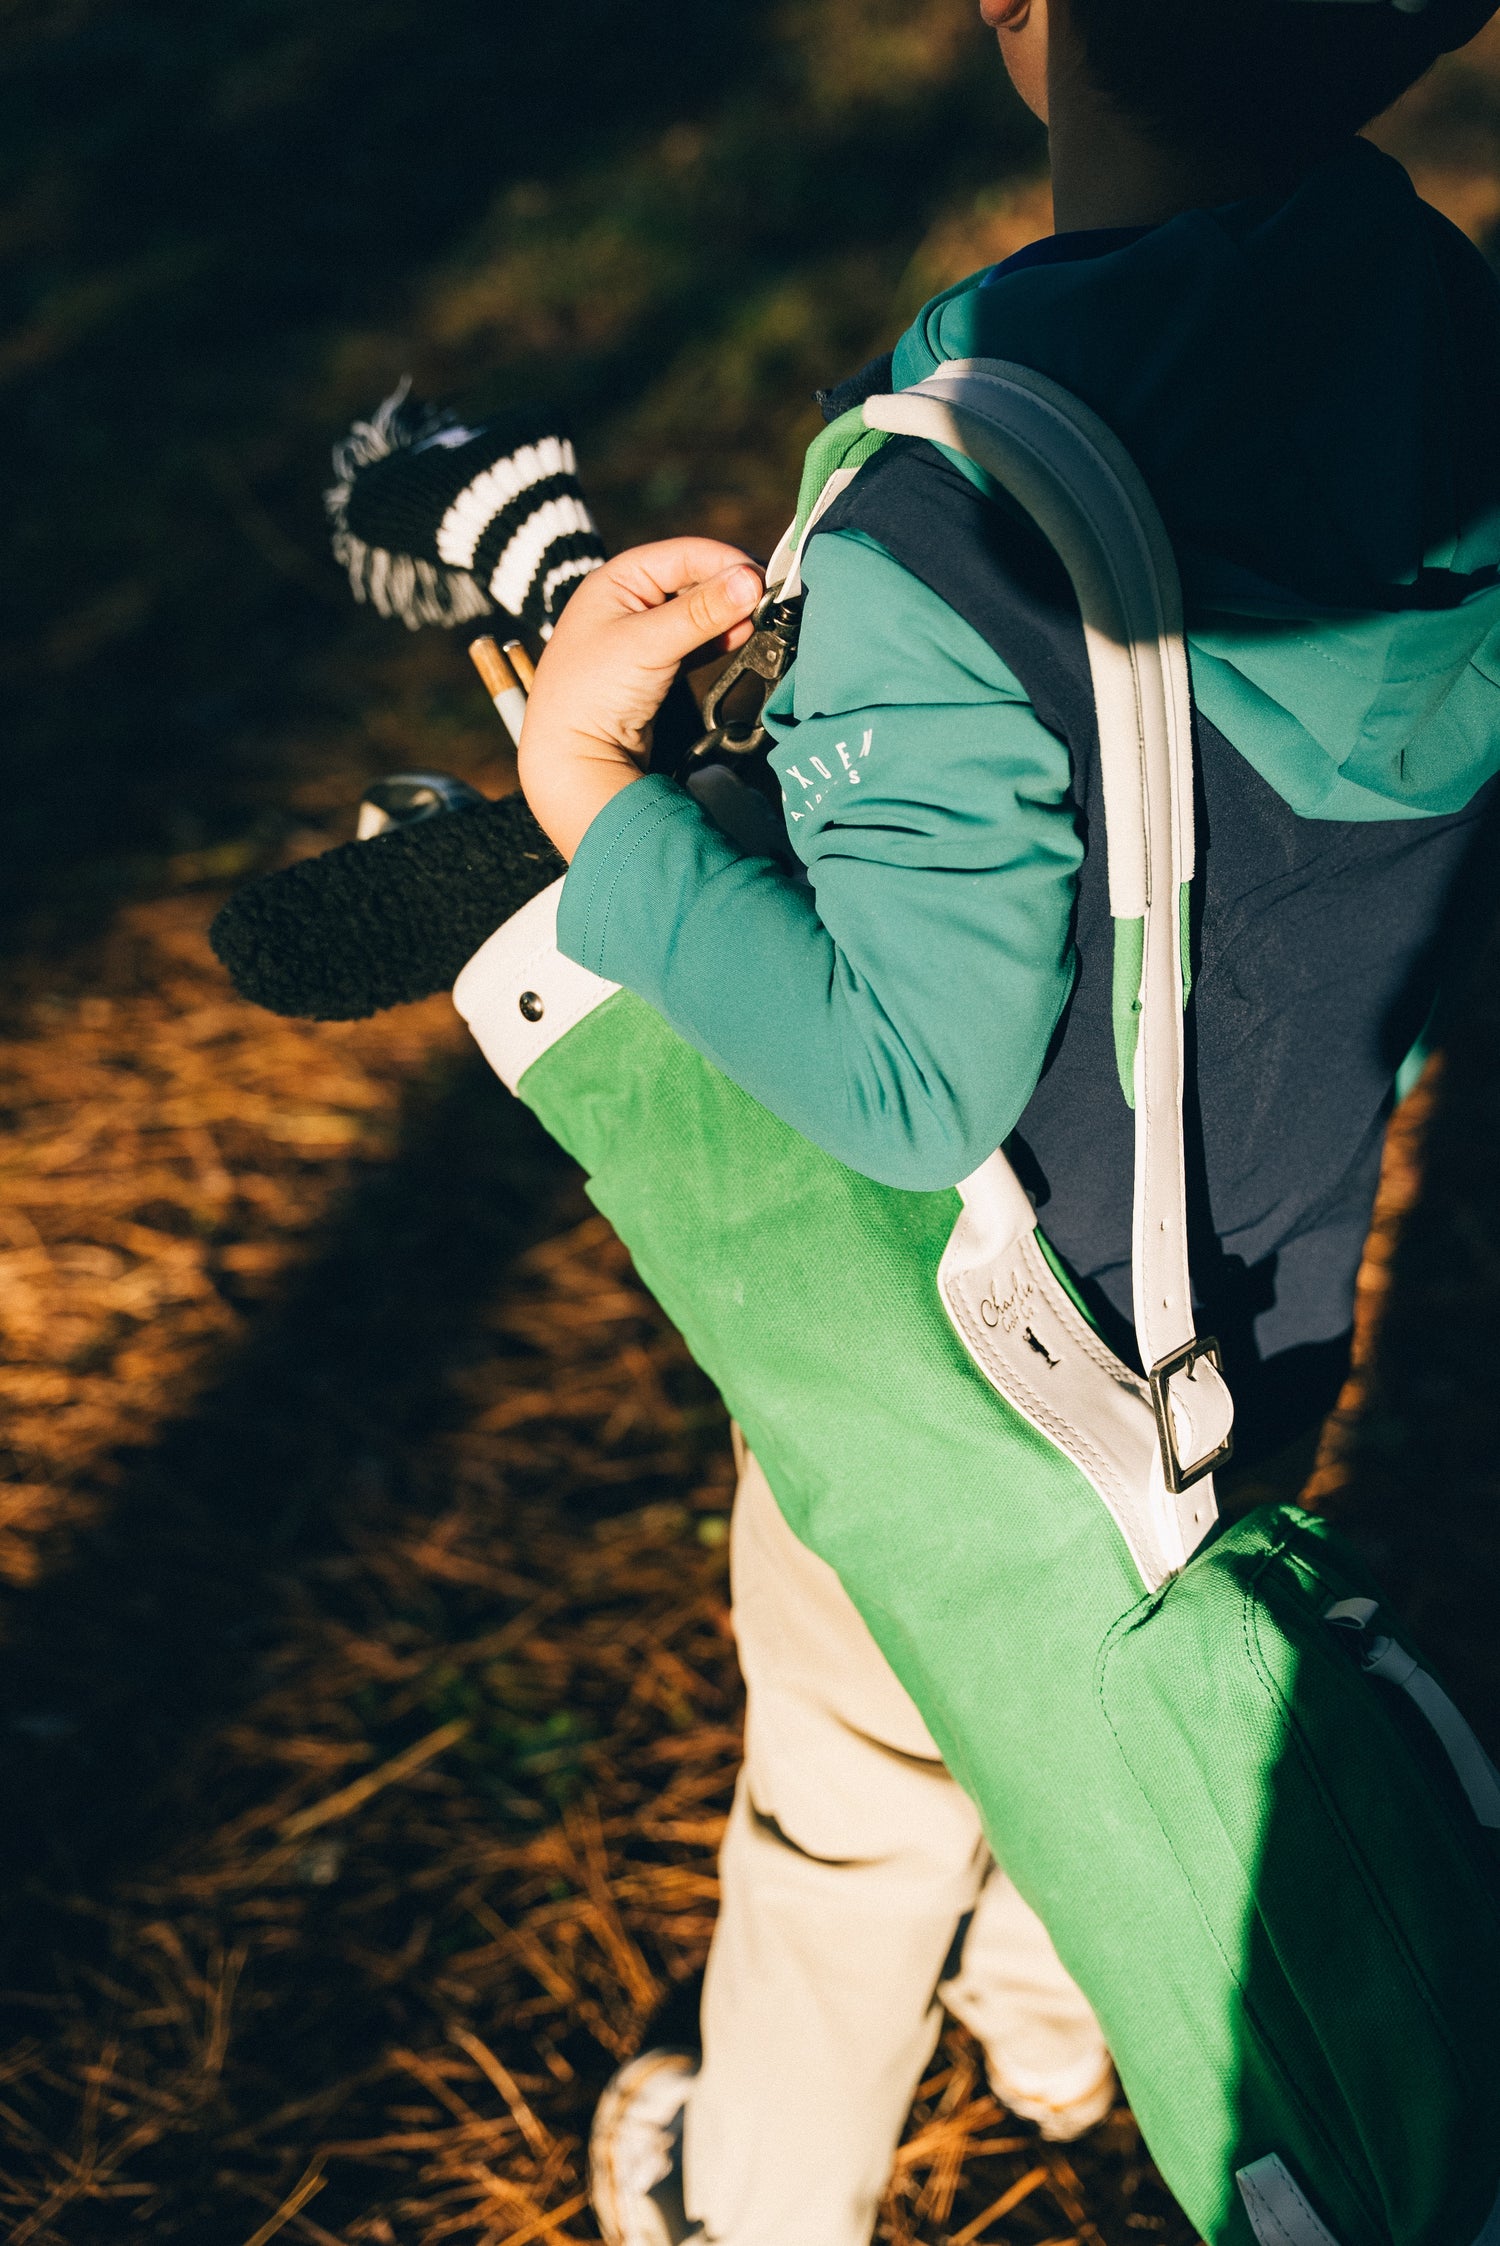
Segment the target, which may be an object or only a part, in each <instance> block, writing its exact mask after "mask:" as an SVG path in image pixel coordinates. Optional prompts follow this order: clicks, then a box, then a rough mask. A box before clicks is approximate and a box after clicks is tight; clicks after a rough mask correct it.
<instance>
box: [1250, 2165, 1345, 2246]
mask: <svg viewBox="0 0 1500 2246" xmlns="http://www.w3.org/2000/svg"><path fill="white" fill-rule="evenodd" d="M1234 2180H1235V2182H1236V2183H1237V2184H1238V2185H1239V2187H1240V2197H1241V2199H1242V2200H1243V2201H1244V2203H1245V2213H1246V2214H1247V2215H1248V2216H1249V2218H1250V2227H1251V2229H1252V2230H1253V2231H1254V2233H1255V2235H1256V2237H1257V2238H1258V2239H1259V2240H1260V2246H1338V2241H1337V2239H1336V2238H1335V2237H1334V2235H1333V2232H1332V2231H1331V2230H1330V2229H1329V2228H1328V2225H1327V2224H1326V2223H1325V2222H1324V2221H1323V2220H1322V2219H1321V2217H1320V2216H1319V2215H1318V2214H1317V2213H1315V2211H1314V2209H1313V2208H1312V2206H1311V2205H1310V2204H1309V2202H1308V2200H1307V2198H1306V2197H1305V2195H1304V2194H1303V2192H1302V2190H1301V2188H1300V2186H1299V2185H1298V2183H1297V2181H1296V2178H1295V2177H1294V2176H1293V2174H1292V2172H1291V2170H1290V2168H1288V2166H1287V2164H1286V2162H1285V2161H1284V2160H1283V2159H1282V2158H1281V2156H1280V2154H1279V2153H1274V2152H1272V2153H1267V2155H1266V2157H1265V2159H1264V2160H1254V2161H1252V2162H1251V2163H1250V2166H1249V2167H1248V2168H1241V2169H1239V2170H1238V2171H1237V2173H1236V2175H1235V2179H1234Z"/></svg>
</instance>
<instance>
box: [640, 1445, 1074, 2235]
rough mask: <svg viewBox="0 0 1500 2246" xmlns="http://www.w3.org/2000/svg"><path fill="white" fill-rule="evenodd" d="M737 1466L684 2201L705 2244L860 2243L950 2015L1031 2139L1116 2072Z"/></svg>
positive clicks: (849, 1635) (968, 1827) (894, 1686)
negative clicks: (730, 1727) (723, 1740)
mask: <svg viewBox="0 0 1500 2246" xmlns="http://www.w3.org/2000/svg"><path fill="white" fill-rule="evenodd" d="M741 1466H742V1471H741V1477H740V1486H739V1491H738V1495H737V1498H736V1503H735V1513H734V1524H733V1533H732V1540H731V1548H730V1557H731V1567H732V1579H733V1593H734V1615H735V1630H736V1635H737V1637H738V1641H739V1654H740V1665H741V1667H742V1669H743V1671H744V1674H745V1682H746V1686H747V1688H748V1693H749V1710H748V1723H747V1731H746V1740H745V1763H744V1769H743V1770H742V1772H741V1774H740V1782H739V1786H738V1789H737V1791H736V1794H735V1799H734V1808H733V1811H732V1813H731V1815H730V1820H729V1830H728V1833H727V1835H726V1837H725V1841H724V1849H723V1854H722V1857H721V1860H720V1862H721V1872H722V1878H723V1900H722V1903H721V1905H720V1911H719V1922H718V1927H717V1930H716V1932H715V1935H714V1942H713V1949H712V1952H711V1954H710V1957H709V1964H708V1978H707V1983H706V1986H705V1989H704V2000H703V2069H702V2072H701V2074H700V2075H699V2077H698V2080H697V2082H696V2084H695V2086H694V2089H693V2094H692V2098H691V2100H690V2103H689V2106H688V2112H687V2118H686V2131H685V2140H684V2159H685V2185H686V2196H687V2204H688V2209H689V2211H690V2213H691V2214H692V2215H693V2216H694V2218H695V2219H697V2220H698V2221H701V2222H702V2223H703V2225H704V2227H705V2229H706V2231H707V2233H708V2236H709V2238H710V2239H711V2240H712V2241H714V2242H715V2246H867V2241H868V2240H869V2238H870V2234H871V2232H872V2230H873V2228H874V2223H875V2214H876V2209H877V2206H878V2203H879V2199H880V2195H881V2193H882V2192H883V2190H884V2188H885V2184H886V2180H887V2178H888V2176H889V2174H890V2168H891V2160H892V2156H893V2154H894V2152H895V2148H896V2145H897V2142H898V2140H899V2138H900V2134H901V2130H902V2127H903V2126H904V2124H905V2121H906V2116H907V2113H908V2111H909V2109H910V2106H911V2102H912V2097H913V2093H914V2092H915V2090H916V2087H917V2084H918V2083H919V2082H920V2080H921V2077H922V2071H923V2069H924V2067H925V2066H926V2064H927V2062H928V2060H929V2058H930V2057H931V2055H932V2051H933V2047H934V2045H935V2043H936V2041H937V2036H938V2031H939V2027H940V2025H941V2015H942V2009H943V2006H944V2005H946V2006H947V2008H948V2009H949V2010H950V2011H951V2012H953V2013H955V2014H956V2015H957V2016H958V2018H959V2019H961V2020H962V2021H964V2023H965V2024H966V2025H967V2026H968V2027H969V2028H971V2029H972V2030H973V2032H974V2034H975V2035H976V2036H977V2037H978V2039H979V2041H980V2043H981V2044H982V2045H983V2047H984V2051H985V2055H986V2059H987V2061H988V2066H989V2074H990V2081H991V2084H992V2086H993V2088H994V2090H995V2092H996V2094H997V2096H998V2097H1000V2098H1001V2099H1002V2100H1003V2101H1004V2103H1005V2104H1006V2105H1008V2106H1009V2107H1010V2108H1011V2109H1012V2110H1013V2111H1014V2112H1017V2113H1020V2114H1022V2115H1024V2116H1026V2117H1027V2118H1030V2119H1033V2120H1037V2121H1040V2122H1041V2123H1042V2125H1043V2127H1044V2128H1045V2127H1046V2126H1047V2125H1048V2122H1049V2121H1051V2122H1052V2123H1053V2125H1054V2126H1056V2125H1057V2124H1058V2123H1059V2122H1062V2123H1063V2124H1064V2125H1071V2126H1074V2127H1076V2126H1077V2125H1078V2124H1079V2123H1080V2121H1086V2120H1090V2119H1095V2118H1097V2117H1098V2115H1099V2114H1101V2113H1102V2112H1104V2111H1105V2110H1106V2109H1107V2107H1108V2104H1109V2102H1110V2096H1111V2092H1112V2087H1113V2074H1112V2071H1111V2068H1110V2063H1109V2055H1108V2053H1107V2051H1106V2050H1105V2047H1104V2040H1103V2037H1102V2036H1101V2034H1100V2032H1099V2026H1098V2023H1097V2021H1096V2020H1095V2018H1094V2016H1093V2013H1092V2012H1091V2011H1090V2010H1089V2007H1088V2005H1087V2004H1086V2003H1085V2001H1084V1999H1083V1997H1082V1995H1081V1994H1080V1993H1079V1991H1078V1989H1077V1988H1076V1986H1075V1985H1074V1983H1073V1982H1072V1981H1071V1980H1070V1979H1069V1978H1068V1976H1067V1974H1066V1973H1065V1972H1064V1971H1063V1968H1062V1966H1061V1965H1060V1964H1059V1962H1058V1959H1057V1955H1056V1952H1055V1951H1054V1950H1053V1948H1052V1944H1051V1942H1050V1941H1049V1940H1048V1938H1047V1935H1046V1932H1045V1930H1044V1929H1043V1927H1042V1925H1041V1922H1040V1920H1039V1919H1038V1918H1037V1917H1036V1915H1035V1913H1034V1912H1032V1911H1031V1910H1030V1909H1029V1908H1028V1906H1027V1905H1026V1904H1025V1903H1024V1902H1022V1900H1021V1898H1020V1896H1019V1895H1018V1894H1017V1892H1016V1890H1015V1888H1014V1887H1013V1886H1012V1885H1011V1883H1010V1881H1009V1880H1008V1879H1007V1878H1006V1877H1005V1874H1004V1873H1003V1872H1002V1871H1001V1870H1000V1869H999V1868H998V1867H997V1866H996V1864H995V1863H994V1861H993V1859H992V1858H991V1856H990V1853H989V1850H988V1848H987V1847H986V1845H985V1841H984V1837H983V1835H982V1833H981V1831H980V1826H979V1818H978V1815H977V1813H976V1811H975V1809H974V1806H973V1804H972V1803H971V1802H970V1801H969V1799H968V1797H967V1796H966V1795H965V1794H963V1793H962V1792H960V1790H959V1788H958V1786H957V1785H956V1784H955V1783H954V1781H953V1780H952V1779H951V1778H950V1777H949V1775H948V1773H947V1771H946V1770H945V1769H944V1767H943V1765H942V1762H941V1761H940V1759H939V1757H938V1752H937V1749H936V1747H935V1746H934V1745H933V1741H932V1737H931V1734H930V1733H929V1732H928V1730H927V1727H926V1725H925V1724H924V1723H923V1721H922V1719H921V1717H920V1716H919V1715H918V1713H917V1711H916V1708H915V1706H914V1705H913V1703H912V1702H911V1700H910V1699H909V1698H908V1696H907V1694H906V1693H905V1691H904V1690H903V1689H902V1687H901V1685H900V1684H899V1683H898V1682H897V1679H896V1676H895V1673H894V1671H893V1670H892V1669H891V1668H890V1667H889V1666H888V1664H887V1663H886V1661H885V1660H884V1658H883V1656H882V1655H881V1653H880V1652H879V1650H878V1648H877V1647H876V1644H875V1641H874V1639H873V1638H872V1637H871V1636H870V1633H869V1631H868V1630H867V1629H866V1628H865V1625H864V1623H863V1622H862V1621H861V1620H860V1618H859V1615H858V1614H857V1613H856V1612H855V1609H854V1607H853V1606H852V1604H851V1603H850V1600H849V1598H848V1595H847V1594H846V1592H845V1591H844V1589H843V1587H842V1585H841V1584H840V1582H839V1579H838V1577H837V1576H836V1575H835V1574H834V1572H833V1570H832V1568H830V1567H828V1566H827V1565H825V1563H824V1562H823V1561H822V1560H819V1559H817V1558H815V1557H814V1555H813V1554H812V1553H811V1552H809V1551H808V1550H807V1549H806V1547H805V1546H804V1545H802V1544H799V1543H798V1541H797V1539H796V1538H795V1537H794V1536H793V1535H792V1532H791V1530H790V1529H789V1528H788V1527H787V1526H786V1523H785V1522H784V1521H783V1519H782V1517H781V1513H780V1511H779V1509H778V1507H777V1505H776V1501H775V1499H774V1498H773V1497H772V1495H771V1492H770V1489H769V1488H768V1486H767V1484H766V1480H765V1477H764V1475H763V1474H762V1473H761V1471H760V1468H759V1467H758V1466H757V1465H756V1463H755V1461H754V1459H753V1458H751V1457H749V1455H748V1454H743V1455H742V1460H741ZM971 1912H972V1914H973V1917H972V1921H971V1923H970V1925H969V1928H968V1934H967V1939H966V1940H965V1942H964V1944H963V1952H962V1959H961V1962H959V1963H958V1964H957V1967H956V1969H955V1966H954V1962H953V1959H952V1952H953V1950H954V1948H955V1946H956V1945H955V1937H956V1935H957V1933H958V1931H959V1928H960V1925H961V1922H962V1921H963V1920H964V1918H965V1917H966V1916H967V1915H968V1914H969V1913H971ZM945 1972H946V1973H947V1974H948V1975H949V1976H950V1977H949V1978H946V1979H945V1978H944V1976H945Z"/></svg>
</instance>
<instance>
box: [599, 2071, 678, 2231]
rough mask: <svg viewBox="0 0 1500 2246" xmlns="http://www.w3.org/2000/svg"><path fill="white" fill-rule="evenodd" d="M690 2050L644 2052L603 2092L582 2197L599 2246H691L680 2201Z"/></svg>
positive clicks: (614, 2077) (610, 2082)
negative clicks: (599, 2239)
mask: <svg viewBox="0 0 1500 2246" xmlns="http://www.w3.org/2000/svg"><path fill="white" fill-rule="evenodd" d="M697 2072H698V2061H697V2059H696V2057H695V2056H694V2054H693V2053H692V2052H690V2051H643V2052H642V2053H641V2055H640V2057H639V2058H638V2059H631V2060H629V2061H628V2062H627V2064H626V2065H624V2066H623V2067H621V2068H620V2070H619V2072H618V2074H615V2075H613V2076H612V2077H611V2078H610V2081H609V2082H608V2083H607V2085H606V2086H605V2091H604V2095H603V2097H602V2098H601V2099H600V2100H599V2106H598V2110H597V2112H596V2113H595V2115H594V2126H593V2130H592V2132H591V2134H590V2137H589V2195H590V2197H591V2198H592V2200H593V2203H594V2213H595V2216H596V2217H597V2218H598V2223H599V2229H600V2231H601V2232H602V2234H603V2237H604V2241H605V2246H693V2242H695V2241H701V2240H702V2237H703V2232H702V2230H701V2229H700V2228H699V2227H698V2225H697V2224H696V2223H690V2222H689V2221H688V2217H687V2209H686V2207H685V2206H684V2204H683V2197H682V2117H683V2113H684V2111H685V2109H686V2107H687V2100H688V2092H689V2091H690V2090H691V2089H692V2086H693V2077H694V2075H695V2074H696V2073H697Z"/></svg>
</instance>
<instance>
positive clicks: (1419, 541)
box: [892, 141, 1500, 819]
mask: <svg viewBox="0 0 1500 2246" xmlns="http://www.w3.org/2000/svg"><path fill="white" fill-rule="evenodd" d="M1057 252H1058V253H1061V254H1051V255H1044V256H1043V257H1042V258H1040V259H1028V258H1027V257H1025V256H1024V255H1023V257H1022V258H1021V259H1020V260H1018V261H1015V262H1014V263H1011V264H1007V265H1002V266H999V267H996V268H994V269H993V270H992V271H989V272H985V273H981V274H976V275H975V276H973V277H972V278H971V279H969V280H967V281H964V282H961V283H960V284H959V285H958V286H957V287H956V288H952V289H949V290H948V291H947V292H946V293H945V294H944V295H942V296H940V297H938V298H936V299H935V300H934V301H933V302H932V303H931V304H929V305H927V306H926V307H925V309H924V310H923V311H922V313H921V314H920V315H919V317H918V318H917V320H916V321H915V322H914V323H913V325H912V327H911V328H910V329H909V330H908V331H907V333H906V334H905V335H904V336H903V337H902V339H901V341H900V343H899V344H898V346H897V349H896V353H895V357H894V362H893V369H892V379H893V381H894V383H895V385H896V387H897V388H904V387H907V386H909V385H910V384H912V383H914V382H919V381H921V380H922V379H923V377H924V376H926V375H928V374H930V373H932V372H933V371H934V369H935V368H936V367H937V366H938V365H940V364H941V363H942V362H944V361H945V360H948V359H957V358H979V357H984V358H1006V359H1015V360H1018V361H1020V362H1021V363H1023V364H1024V365H1027V366H1030V367H1034V368H1036V369H1037V370H1038V371H1040V372H1042V373H1044V374H1048V375H1050V376H1051V377H1052V378H1053V379H1054V380H1055V381H1057V382H1060V383H1062V384H1063V385H1064V386H1065V387H1066V388H1067V389H1069V390H1071V391H1073V392H1074V393H1075V394H1076V395H1077V396H1079V397H1081V398H1082V399H1084V400H1085V402H1086V403H1087V404H1089V405H1091V406H1092V407H1093V408H1094V410H1095V411H1096V412H1097V413H1099V414H1100V415H1101V416H1102V418H1103V419H1104V420H1105V421H1107V422H1108V423H1109V425H1110V426H1111V427H1112V428H1113V429H1114V430H1115V431H1116V433H1117V434H1118V435H1119V437H1120V438H1121V439H1122V440H1123V442H1124V443H1125V445H1126V446H1127V448H1128V449H1129V451H1130V452H1131V453H1132V455H1133V456H1134V458H1135V460H1136V461H1137V463H1138V465H1139V466H1140V468H1141V470H1142V472H1143V474H1144V475H1145V477H1146V480H1147V482H1148V483H1149V485H1150V487H1151V489H1152V491H1153V493H1154V495H1155V498H1156V501H1157V504H1158V506H1159V507H1160V508H1161V511H1162V514H1163V516H1164V518H1165V520H1166V524H1167V528H1168V530H1169V532H1170V533H1171V536H1172V539H1173V543H1174V545H1175V547H1176V550H1177V554H1178V559H1179V562H1180V564H1181V568H1182V574H1183V584H1184V592H1185V596H1186V601H1187V613H1188V623H1189V637H1190V643H1191V655H1192V664H1193V678H1194V688H1195V692H1196V694H1197V697H1198V700H1199V703H1200V706H1201V707H1202V708H1203V710H1204V712H1205V714H1206V715H1207V716H1208V717H1209V718H1210V719H1212V721H1213V722H1214V723H1215V724H1217V725H1218V726H1219V727H1220V729H1221V730H1222V731H1223V732H1224V733H1225V734H1226V735H1227V736H1228V738H1229V739H1230V740H1232V741H1233V742H1234V743H1235V745H1236V747H1238V748H1239V749H1240V751H1241V753H1242V754H1244V755H1245V756H1246V757H1248V758H1249V760H1250V762H1251V763H1252V764H1254V765H1255V766H1256V768H1257V769H1258V770H1259V771H1260V772H1261V773H1262V774H1263V776H1264V777H1265V778H1266V779H1267V780H1269V781H1270V782H1271V784H1272V785H1273V786H1274V787H1275V788H1276V789H1277V791H1278V793H1280V794H1281V795H1282V796H1283V797H1284V798H1285V799H1286V800H1287V801H1288V802H1290V803H1291V804H1292V805H1293V808H1294V809H1296V810H1298V811H1300V812H1302V813H1303V814H1304V815H1306V816H1311V817H1323V818H1345V819H1389V818H1401V817H1412V816H1421V815H1422V814H1424V813H1426V814H1431V813H1435V812H1443V811H1451V810H1457V809H1460V808H1461V807H1462V806H1463V805H1464V804H1465V803H1467V802H1468V801H1469V800H1470V799H1471V797H1472V796H1473V794H1474V792H1475V790H1476V789H1477V788H1478V787H1479V786H1481V785H1482V784H1483V782H1484V781H1485V780H1487V779H1488V778H1489V777H1490V776H1491V775H1492V773H1493V772H1494V771H1495V770H1496V768H1497V765H1500V411H1497V407H1500V284H1497V282H1496V279H1495V277H1494V275H1493V274H1492V273H1491V271H1490V268H1489V267H1488V265H1487V264H1486V262H1485V260H1484V259H1483V257H1482V256H1481V255H1480V253H1479V252H1478V251H1477V250H1476V249H1475V248H1474V247H1473V246H1472V245H1471V244H1470V243H1469V242H1468V241H1467V240H1466V239H1465V238H1464V237H1463V236H1462V235H1461V234H1460V233H1459V232H1458V231H1457V230H1456V229H1455V228H1454V227H1452V226H1451V225H1450V224H1449V223H1448V221H1447V220H1446V219H1444V218H1442V217H1441V216H1440V215H1439V213H1437V212H1436V211H1434V210H1432V209H1431V208H1430V206H1428V205H1427V204H1425V203H1423V202H1422V201H1421V200H1420V198H1419V197H1418V195H1417V194H1416V191H1415V189H1414V188H1413V186H1412V184H1411V181H1410V180H1409V179H1408V177H1407V175H1406V173H1405V172H1404V171H1403V170H1402V168H1401V167H1400V165H1399V164H1396V163H1394V162H1393V161H1392V160H1391V159H1390V158H1389V157H1387V156H1384V155H1382V154H1381V153H1380V152H1379V151H1378V150H1376V149H1374V148H1372V147H1370V146H1369V145H1368V144H1367V143H1365V142H1363V141H1356V142H1353V143H1351V144H1350V145H1349V147H1348V148H1346V149H1345V150H1343V151H1341V152H1340V153H1339V154H1337V155H1336V156H1333V157H1331V158H1330V159H1328V161H1327V162H1325V163H1324V164H1322V165H1321V166H1320V167H1319V168H1318V169H1317V170H1316V171H1315V172H1313V173H1312V174H1311V175H1309V177H1308V178H1306V179H1305V180H1304V181H1303V182H1302V183H1301V185H1300V186H1299V187H1298V188H1297V190H1296V192H1295V193H1294V194H1293V195H1291V196H1290V197H1289V198H1288V199H1286V200H1285V201H1282V202H1279V203H1267V202H1247V203H1239V204H1232V205H1228V206H1226V207H1224V208H1221V209H1216V210H1204V211H1193V212H1188V213H1186V214H1184V215H1183V216H1181V217H1178V218H1175V219H1172V220H1170V221H1168V222H1167V223H1165V224H1164V225H1161V226H1158V227H1154V228H1152V229H1150V230H1148V231H1144V232H1141V233H1139V234H1133V235H1116V236H1109V235H1103V236H1092V237H1088V236H1085V237H1075V238H1073V243H1072V245H1070V242H1069V238H1067V237H1061V238H1059V241H1058V244H1057Z"/></svg>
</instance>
